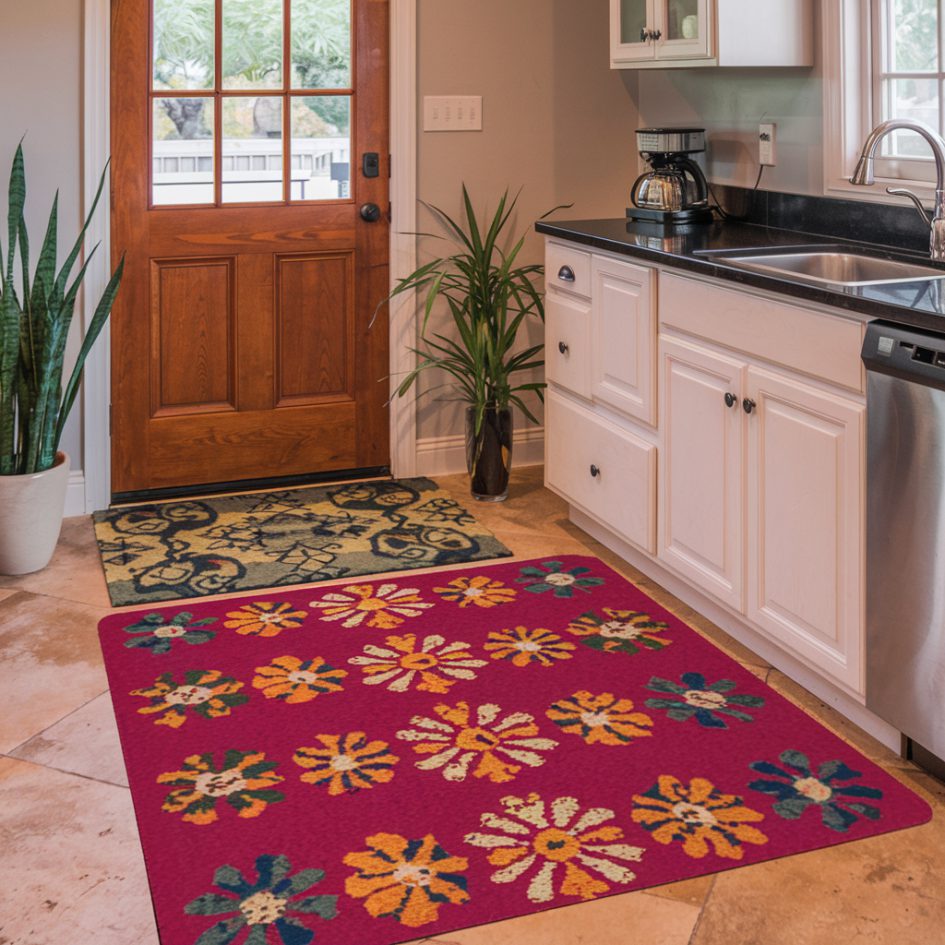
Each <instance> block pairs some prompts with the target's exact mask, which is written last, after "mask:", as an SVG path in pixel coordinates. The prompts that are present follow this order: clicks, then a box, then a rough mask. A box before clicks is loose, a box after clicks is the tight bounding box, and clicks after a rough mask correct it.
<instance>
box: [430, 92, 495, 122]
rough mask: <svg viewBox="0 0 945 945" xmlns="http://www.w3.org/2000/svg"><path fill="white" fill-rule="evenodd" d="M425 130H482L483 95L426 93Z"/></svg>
mask: <svg viewBox="0 0 945 945" xmlns="http://www.w3.org/2000/svg"><path fill="white" fill-rule="evenodd" d="M423 130H424V131H482V96H481V95H425V96H424V97H423Z"/></svg>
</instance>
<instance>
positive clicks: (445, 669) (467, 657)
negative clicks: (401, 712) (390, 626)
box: [348, 633, 487, 693]
mask: <svg viewBox="0 0 945 945" xmlns="http://www.w3.org/2000/svg"><path fill="white" fill-rule="evenodd" d="M384 642H385V643H386V644H387V647H382V646H374V645H373V644H371V645H370V646H366V647H365V648H364V652H365V653H366V654H367V655H366V656H355V657H352V658H351V659H350V660H348V662H349V663H350V664H351V665H352V666H360V667H362V669H363V672H364V684H365V685H366V686H379V685H382V684H383V683H385V682H390V685H389V686H388V687H387V688H388V689H389V690H390V691H391V692H407V691H408V690H409V689H410V686H411V684H412V683H413V681H414V679H415V677H416V676H417V674H418V673H419V674H420V684H419V685H418V686H417V691H419V692H437V693H444V692H449V689H450V687H451V686H453V685H454V684H455V683H456V682H457V681H458V680H460V679H475V678H476V674H475V673H474V672H473V670H474V669H478V668H479V667H481V666H486V665H487V664H486V661H485V660H477V659H474V658H473V655H472V653H470V652H469V644H468V643H462V642H461V641H455V642H453V643H447V642H446V640H445V639H444V638H443V637H441V636H439V635H438V634H431V635H430V636H428V637H425V638H424V640H423V643H422V644H421V646H420V649H419V650H418V649H417V638H416V636H414V634H412V633H408V634H406V635H405V636H402V637H388V638H387V639H386V640H385V641H384ZM444 677H448V678H444Z"/></svg>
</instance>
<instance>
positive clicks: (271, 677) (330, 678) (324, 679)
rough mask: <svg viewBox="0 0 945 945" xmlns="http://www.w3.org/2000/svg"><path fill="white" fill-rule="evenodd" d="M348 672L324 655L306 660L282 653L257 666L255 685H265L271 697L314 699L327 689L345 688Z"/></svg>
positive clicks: (327, 690)
mask: <svg viewBox="0 0 945 945" xmlns="http://www.w3.org/2000/svg"><path fill="white" fill-rule="evenodd" d="M347 675H348V673H347V671H346V670H344V669H335V667H334V666H329V665H328V664H327V663H326V662H325V661H324V660H323V659H322V658H321V657H320V656H316V657H315V658H314V659H310V660H304V661H303V660H300V659H297V658H296V657H294V656H280V657H279V658H278V659H274V660H273V661H272V662H271V663H270V664H269V665H268V666H257V667H256V676H255V677H254V678H253V688H254V689H261V690H262V694H263V695H264V696H265V697H266V698H267V699H282V700H283V701H284V702H288V703H292V704H295V703H298V702H311V701H312V699H314V698H316V697H317V696H320V695H322V694H323V693H332V692H341V690H342V688H343V686H342V682H341V681H342V679H344V677H345V676H347Z"/></svg>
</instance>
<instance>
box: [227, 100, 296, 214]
mask: <svg viewBox="0 0 945 945" xmlns="http://www.w3.org/2000/svg"><path fill="white" fill-rule="evenodd" d="M282 199H283V194H282V98H281V96H265V97H262V96H260V97H257V96H252V97H245V98H244V97H242V96H241V97H239V98H225V99H223V202H224V203H260V202H271V201H275V200H282Z"/></svg>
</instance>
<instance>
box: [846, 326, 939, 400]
mask: <svg viewBox="0 0 945 945" xmlns="http://www.w3.org/2000/svg"><path fill="white" fill-rule="evenodd" d="M862 357H863V362H864V363H865V365H866V369H867V370H868V371H875V372H878V373H880V374H890V375H892V376H893V377H901V378H903V379H904V380H915V381H916V382H918V383H923V384H928V385H930V386H933V387H941V388H942V389H943V390H945V335H939V334H937V333H934V332H926V331H922V330H921V329H918V328H908V327H905V326H903V325H895V324H892V323H891V322H871V323H870V324H869V325H868V326H867V328H866V338H865V339H864V341H863V354H862Z"/></svg>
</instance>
